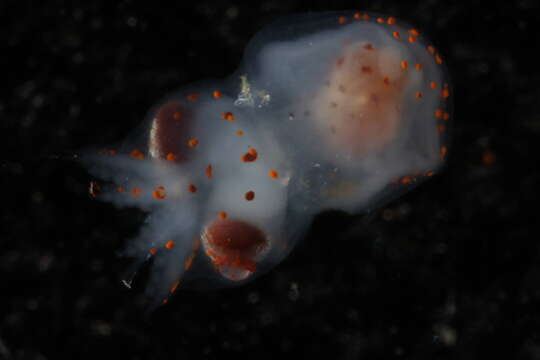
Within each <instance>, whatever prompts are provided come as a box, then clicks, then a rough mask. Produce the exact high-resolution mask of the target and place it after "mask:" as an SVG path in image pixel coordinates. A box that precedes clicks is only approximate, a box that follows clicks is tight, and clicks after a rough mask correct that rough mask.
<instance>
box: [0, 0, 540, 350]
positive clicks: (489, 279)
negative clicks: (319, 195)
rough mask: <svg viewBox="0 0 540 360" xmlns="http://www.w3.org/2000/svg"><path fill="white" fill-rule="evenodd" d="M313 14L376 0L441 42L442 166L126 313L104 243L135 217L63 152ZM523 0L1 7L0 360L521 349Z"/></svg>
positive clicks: (531, 220)
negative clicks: (359, 209)
mask: <svg viewBox="0 0 540 360" xmlns="http://www.w3.org/2000/svg"><path fill="white" fill-rule="evenodd" d="M325 10H326V11H327V10H371V11H377V12H382V13H386V14H390V15H394V16H396V17H397V18H399V19H403V20H405V21H407V22H409V23H412V24H414V25H416V26H417V27H418V28H419V29H421V30H422V32H424V33H426V34H428V36H429V37H430V38H431V39H432V40H433V42H434V43H435V45H436V46H437V47H438V48H439V49H440V51H441V52H442V54H443V55H445V59H446V62H447V65H448V67H449V71H450V73H451V76H452V80H453V85H454V94H455V96H454V102H455V110H454V111H453V116H452V118H453V126H454V133H453V134H454V136H453V140H452V144H451V151H450V156H449V162H448V166H447V168H446V169H445V170H444V171H443V172H442V173H441V174H440V175H438V176H436V177H435V178H434V179H433V180H431V181H429V182H427V183H425V184H424V185H422V186H420V187H418V188H417V189H415V190H414V191H413V192H411V193H409V194H407V195H406V196H404V197H402V198H401V199H399V200H397V201H394V202H392V203H391V204H389V205H387V206H386V207H385V208H383V209H381V210H379V211H375V212H373V213H371V214H368V215H354V216H353V215H345V214H335V213H334V214H326V215H323V216H320V217H319V218H317V219H316V221H315V223H314V225H313V227H312V228H311V230H310V233H309V234H308V235H307V237H306V239H305V241H304V242H302V243H301V244H300V245H299V246H298V247H297V248H296V250H295V251H294V252H293V253H292V255H290V256H289V257H288V258H287V259H286V260H285V261H284V262H283V263H282V264H281V265H279V266H278V267H277V268H275V269H274V270H273V271H272V272H270V273H269V274H267V275H265V276H263V277H261V278H259V279H258V280H257V281H255V282H253V283H251V284H249V285H248V286H245V287H241V288H236V289H228V290H221V291H209V292H190V291H183V292H179V293H178V294H177V295H176V296H175V297H174V298H172V299H171V302H170V304H169V305H167V306H164V307H161V308H159V309H158V310H156V311H154V312H152V313H150V314H146V313H145V312H144V309H145V302H146V299H145V297H144V296H143V295H142V293H141V291H139V290H135V291H129V290H128V289H126V288H124V287H123V286H122V285H121V279H122V278H123V276H124V271H125V269H126V264H127V262H126V261H125V260H124V259H121V258H119V257H117V255H116V252H117V251H118V250H119V249H121V248H122V246H123V245H124V243H125V242H126V241H127V240H128V239H129V238H130V237H132V236H133V235H134V234H136V232H137V229H138V225H139V224H140V222H141V220H142V219H143V214H141V213H140V212H139V211H137V210H133V209H123V210H118V209H116V208H114V207H113V206H112V205H110V204H107V203H101V202H98V201H93V200H92V199H90V197H89V196H88V194H87V183H88V181H89V176H88V174H87V173H86V171H85V169H84V168H83V167H82V166H80V165H79V164H77V163H76V162H72V161H68V160H63V158H65V156H64V155H69V154H73V153H76V151H77V150H78V149H80V148H84V147H88V146H98V147H99V146H106V145H108V144H111V143H114V142H116V141H118V140H119V139H121V138H122V137H123V136H125V134H126V133H128V132H129V131H130V130H131V129H132V128H133V127H134V126H136V124H137V123H138V121H140V119H142V117H143V116H144V114H145V113H146V111H147V110H148V108H149V107H150V106H151V105H152V104H154V102H155V101H157V100H158V99H160V98H161V97H162V96H163V95H164V94H166V93H168V92H169V91H172V90H175V89H177V88H179V87H181V86H182V85H183V84H185V83H188V82H192V81H195V80H199V79H203V78H209V77H210V78H220V77H224V76H227V75H228V74H230V73H231V72H233V71H234V70H235V69H236V66H237V65H238V64H239V61H240V59H241V56H242V51H243V48H244V46H245V45H246V42H247V41H248V40H249V39H250V38H251V37H252V36H253V35H254V34H255V33H256V32H257V31H258V30H259V29H260V28H261V27H262V26H264V25H265V24H267V23H269V22H271V21H272V20H274V19H276V18H278V17H279V16H281V15H284V14H290V13H294V12H310V11H325ZM539 10H540V8H539V6H538V5H537V2H536V1H534V0H524V1H499V2H493V1H477V0H470V1H463V2H450V1H448V2H443V1H429V0H428V1H416V2H414V3H412V2H405V1H397V0H396V1H355V2H353V3H351V2H345V1H338V0H336V1H331V2H324V1H309V2H305V3H304V2H300V1H294V0H288V1H283V2H277V1H271V0H269V1H264V0H263V1H252V2H249V3H248V2H247V3H238V2H229V1H222V2H219V3H212V2H209V1H205V0H200V1H194V2H191V1H185V2H183V3H182V2H181V1H177V2H174V3H167V4H165V3H157V2H149V1H148V2H143V1H103V0H93V1H83V0H77V1H53V0H43V1H34V2H30V1H3V2H1V3H0V20H1V21H0V29H1V30H0V49H1V55H0V62H1V65H2V67H1V69H2V71H1V72H0V74H1V76H0V83H1V86H0V91H1V98H0V126H1V135H2V139H1V145H0V149H1V155H0V176H1V178H0V184H1V187H0V190H1V194H2V196H1V209H2V210H1V223H0V224H1V229H0V236H1V238H0V296H1V301H0V358H5V359H95V358H96V357H102V358H103V357H105V358H117V359H166V358H173V359H178V358H182V359H204V358H218V357H222V356H225V355H235V356H238V355H242V354H246V355H253V356H256V358H257V359H267V358H268V359H271V358H275V357H276V356H280V355H281V356H283V354H286V353H288V354H292V355H297V356H298V355H300V356H301V357H300V358H304V356H305V357H308V356H311V357H313V356H330V357H331V358H336V359H342V358H343V359H349V358H350V359H358V358H362V359H364V358H365V359H392V358H396V359H399V358H407V359H450V358H459V359H479V358H486V359H487V358H500V356H503V355H504V356H505V357H506V358H516V359H540V333H539V331H538V330H539V325H540V317H539V316H538V311H537V308H538V307H539V306H540V290H539V289H540V266H539V265H538V264H539V261H540V252H539V246H538V240H539V237H538V234H539V232H538V226H539V225H538V224H539V221H538V201H537V199H536V197H537V193H538V191H537V187H538V184H539V180H540V171H539V170H538V160H539V159H540V156H539V155H538V154H539V152H538V145H539V143H540V142H539V141H538V139H539V135H540V134H539V133H540V115H539V114H538V103H539V100H540V90H539V89H538V83H539V80H540V76H539V74H540V72H539V71H538V68H539V66H540V65H539V64H538V56H537V55H536V54H535V50H536V48H537V46H538V45H537V44H538V43H539V41H540V36H539V35H540V32H539V31H538V26H539V20H540V16H539V15H538V14H539V13H538V11H539ZM56 155H60V159H55V156H56ZM490 157H491V158H492V159H494V162H493V163H491V162H490V161H487V160H489V158H490ZM141 286H142V284H141V285H140V286H139V287H141Z"/></svg>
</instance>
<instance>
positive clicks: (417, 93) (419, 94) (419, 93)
mask: <svg viewBox="0 0 540 360" xmlns="http://www.w3.org/2000/svg"><path fill="white" fill-rule="evenodd" d="M414 96H415V97H416V98H417V99H421V98H422V96H423V95H422V93H421V92H420V91H417V92H416V94H414Z"/></svg>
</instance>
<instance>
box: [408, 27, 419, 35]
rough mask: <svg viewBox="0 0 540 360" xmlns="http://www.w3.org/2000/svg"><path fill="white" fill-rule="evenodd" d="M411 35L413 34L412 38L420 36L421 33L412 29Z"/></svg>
mask: <svg viewBox="0 0 540 360" xmlns="http://www.w3.org/2000/svg"><path fill="white" fill-rule="evenodd" d="M409 34H411V35H412V36H420V33H419V32H418V30H416V29H410V30H409Z"/></svg>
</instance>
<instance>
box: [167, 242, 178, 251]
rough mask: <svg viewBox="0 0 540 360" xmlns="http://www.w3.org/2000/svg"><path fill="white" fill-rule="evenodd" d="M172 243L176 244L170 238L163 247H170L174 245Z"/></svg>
mask: <svg viewBox="0 0 540 360" xmlns="http://www.w3.org/2000/svg"><path fill="white" fill-rule="evenodd" d="M174 245H176V243H175V242H174V241H172V240H169V241H167V242H166V243H165V249H169V250H170V249H172V248H173V247H174Z"/></svg>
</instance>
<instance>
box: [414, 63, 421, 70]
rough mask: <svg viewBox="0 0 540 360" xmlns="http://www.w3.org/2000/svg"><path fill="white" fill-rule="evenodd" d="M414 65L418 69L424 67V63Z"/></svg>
mask: <svg viewBox="0 0 540 360" xmlns="http://www.w3.org/2000/svg"><path fill="white" fill-rule="evenodd" d="M414 67H415V69H416V70H422V68H423V66H422V64H416V65H415V66H414Z"/></svg>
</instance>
